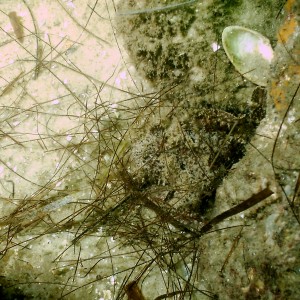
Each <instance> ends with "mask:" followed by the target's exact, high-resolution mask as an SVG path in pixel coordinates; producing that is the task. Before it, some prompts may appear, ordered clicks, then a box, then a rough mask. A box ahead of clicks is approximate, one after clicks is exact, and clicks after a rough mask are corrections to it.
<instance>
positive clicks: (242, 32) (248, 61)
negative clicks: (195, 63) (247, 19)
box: [222, 26, 273, 86]
mask: <svg viewBox="0 0 300 300" xmlns="http://www.w3.org/2000/svg"><path fill="white" fill-rule="evenodd" d="M222 43H223V47H224V50H225V52H226V54H227V56H228V58H229V60H230V61H231V62H232V64H233V65H234V67H235V68H236V70H237V71H238V72H239V73H240V74H242V75H243V76H244V77H245V78H246V79H248V80H249V81H251V82H253V83H255V84H257V85H260V86H266V85H267V82H268V78H269V71H270V64H271V61H272V59H273V49H272V47H271V45H270V41H269V40H268V39H267V38H266V37H264V36H263V35H261V34H260V33H258V32H256V31H254V30H251V29H248V28H245V27H241V26H228V27H226V28H225V29H224V30H223V33H222Z"/></svg>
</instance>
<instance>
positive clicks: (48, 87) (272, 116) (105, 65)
mask: <svg viewBox="0 0 300 300" xmlns="http://www.w3.org/2000/svg"><path fill="white" fill-rule="evenodd" d="M157 2H158V3H160V4H161V5H166V1H157ZM258 2H259V1H258ZM132 3H133V2H132ZM207 3H208V4H211V1H207ZM142 4H145V5H147V4H148V2H147V1H145V2H144V1H143V3H142ZM208 4H207V5H208ZM195 5H196V6H197V7H198V8H199V10H201V9H203V7H204V8H205V7H206V4H205V3H204V6H203V7H202V6H201V5H202V3H196V4H195ZM125 6H126V5H125ZM140 6H142V5H141V4H140ZM116 7H118V3H117V1H115V3H113V2H112V1H111V0H106V1H104V0H100V1H88V0H83V1H75V0H74V1H61V0H57V1H48V0H43V1H29V0H27V1H25V0H24V1H19V0H18V1H17V0H16V1H3V0H0V12H1V16H0V29H1V31H0V45H1V48H0V86H1V97H0V106H1V109H0V122H1V127H0V131H1V132H0V153H1V155H0V234H1V235H0V236H1V241H0V242H1V244H0V251H1V252H0V254H1V260H0V284H1V286H2V287H3V288H2V289H0V291H1V292H2V294H3V296H1V297H0V298H1V299H61V298H63V299H80V298H82V299H99V300H100V299H101V300H110V299H117V297H119V298H118V299H123V298H124V299H126V298H127V295H125V291H124V288H123V285H124V282H126V283H128V282H131V281H132V280H134V278H135V277H136V276H137V275H138V274H139V272H140V271H141V270H142V269H143V267H144V266H145V265H147V264H149V257H152V258H153V257H158V256H159V255H158V254H157V253H154V254H153V253H152V254H151V253H150V252H151V251H150V250H151V249H148V250H149V251H150V252H149V253H148V254H147V255H149V256H147V255H144V252H145V251H144V252H143V251H142V250H143V249H144V248H143V247H141V248H138V247H137V246H136V245H135V246H133V245H130V243H129V244H126V245H124V243H125V242H124V240H122V237H120V236H118V235H116V236H108V237H102V236H103V232H104V231H105V230H106V229H105V228H102V226H100V225H99V226H94V228H93V231H92V232H88V233H87V234H86V235H85V236H83V237H82V238H81V239H80V240H79V241H77V242H76V243H73V241H74V238H75V237H76V236H77V234H78V232H79V230H81V229H82V228H81V227H80V224H83V226H84V224H85V223H84V222H85V220H86V219H85V215H84V213H87V214H88V212H89V210H88V209H86V207H88V206H89V205H90V206H91V208H93V205H94V204H95V202H93V201H94V199H97V197H98V194H99V193H101V191H103V186H104V185H106V187H105V189H108V190H109V189H112V191H115V190H114V189H113V188H112V187H111V185H113V184H116V185H118V182H117V180H118V178H117V175H115V174H114V171H113V170H110V166H114V162H115V160H116V157H120V156H122V155H123V154H124V153H126V151H127V150H126V147H127V141H126V139H129V140H130V136H126V134H127V132H126V133H124V132H123V131H124V128H123V130H122V128H121V129H119V127H118V126H122V124H123V125H124V126H127V127H126V129H127V128H130V124H131V123H130V121H128V122H127V121H126V122H125V121H123V122H120V125H118V126H117V125H116V126H115V127H114V126H112V125H111V123H110V122H111V120H115V119H118V118H119V116H121V117H122V116H123V114H124V110H126V109H127V110H128V111H130V110H132V112H133V113H132V114H133V115H134V109H133V107H135V105H137V103H138V101H139V100H138V99H139V97H141V95H143V94H148V95H150V93H153V95H154V94H155V92H158V91H157V87H156V86H154V85H153V84H151V82H150V81H148V80H147V79H146V78H145V77H144V76H143V74H142V73H141V72H139V71H138V70H137V69H138V67H137V66H136V65H135V62H134V59H132V56H130V53H128V52H127V49H126V45H125V44H124V40H125V41H126V37H125V38H124V39H123V36H121V35H118V32H119V31H122V33H123V34H124V32H126V31H127V29H126V28H122V29H121V30H119V29H118V28H117V24H118V22H116V21H117V18H121V17H120V16H116V12H115V9H116ZM138 9H140V7H139V8H138ZM271 10H272V8H270V11H271ZM202 11H205V10H202ZM11 12H16V15H17V16H18V17H19V18H20V20H21V22H22V24H23V26H24V28H23V31H24V32H23V34H24V38H16V31H14V29H13V28H12V24H11V22H10V18H9V16H8V15H9V13H11ZM92 12H93V13H92ZM259 12H260V10H258V11H257V20H258V21H257V20H256V21H253V22H254V23H255V24H256V26H257V24H258V23H259V22H262V20H263V18H262V17H261V16H260V15H259ZM238 13H240V14H241V15H240V16H239V18H237V19H239V20H243V22H242V24H241V25H243V26H248V27H249V26H250V25H251V21H252V19H251V17H249V16H248V15H247V11H244V12H243V13H244V14H245V15H242V13H241V12H240V11H237V14H238ZM261 13H262V14H264V9H261ZM223 17H224V16H223ZM223 17H222V16H221V17H220V18H223ZM280 17H281V20H280V21H278V23H277V24H279V25H278V26H279V27H278V30H277V31H276V32H273V36H272V41H273V43H274V44H275V47H274V51H275V52H274V53H275V58H274V61H273V64H272V66H271V74H270V80H269V83H268V86H267V87H266V89H267V92H268V96H267V103H266V111H267V113H266V117H265V118H264V119H263V120H262V121H261V123H260V125H259V126H258V128H257V130H256V134H255V136H254V137H253V138H252V139H251V143H250V144H249V145H247V146H246V154H245V156H244V157H243V158H242V159H241V160H240V161H239V162H238V163H236V164H235V165H234V166H233V168H232V170H231V171H230V172H229V174H228V175H227V176H226V177H225V178H224V180H223V182H222V184H221V185H220V186H219V188H218V190H217V193H216V200H215V203H214V207H213V208H212V211H211V214H210V216H214V215H217V214H219V213H221V212H223V211H224V210H226V209H229V208H230V207H232V206H233V205H236V204H237V203H239V202H242V201H243V200H245V199H247V198H249V197H251V195H253V194H255V193H258V192H259V191H261V190H262V189H264V188H266V187H267V186H268V187H269V188H270V189H271V190H272V191H273V192H274V193H273V195H272V196H271V197H269V198H268V199H265V200H264V201H262V202H261V203H260V204H258V205H257V206H255V207H253V208H251V209H249V210H247V211H245V212H242V213H240V214H238V215H236V216H234V217H232V218H229V219H227V220H225V221H223V222H222V223H221V224H219V225H217V227H216V228H218V226H219V228H227V229H226V230H220V231H215V232H213V233H210V234H207V235H204V236H203V237H201V238H200V239H199V240H198V241H197V243H196V244H197V245H196V246H195V247H196V249H198V250H197V251H196V252H195V253H196V255H197V259H196V260H195V259H194V260H192V259H191V260H190V261H189V258H183V257H182V256H181V254H180V252H179V254H178V256H177V257H176V259H177V260H178V261H176V263H174V262H173V265H172V266H175V265H176V268H177V269H176V270H174V269H172V270H171V268H169V269H168V265H159V263H157V262H156V261H154V263H153V264H151V265H150V267H149V270H147V272H145V274H143V280H140V281H139V282H138V285H139V289H140V291H141V293H142V294H143V296H142V295H140V296H135V297H139V298H134V296H133V297H132V298H131V299H143V297H144V298H145V299H149V300H150V299H209V298H211V297H213V296H214V295H215V296H218V297H219V299H299V297H300V288H299V287H300V231H299V223H298V222H297V218H298V221H299V217H300V214H299V211H300V209H299V205H300V204H299V182H300V179H299V178H300V177H299V176H300V175H299V174H300V156H299V152H300V151H299V150H300V139H299V137H300V136H299V134H300V121H299V120H300V107H299V103H300V102H299V101H300V92H299V91H298V88H299V82H300V67H299V60H300V55H299V51H300V45H299V44H300V43H299V34H300V33H299V31H300V29H299V22H300V20H299V4H297V1H296V2H295V1H287V4H286V6H285V8H284V9H283V10H282V12H280ZM224 18H225V17H224ZM257 27H259V26H257ZM262 27H263V26H262ZM130 34H131V32H130V30H129V28H128V35H129V36H130ZM191 34H193V33H191ZM202 39H203V37H202ZM276 39H277V42H276ZM215 43H216V44H215V45H217V43H219V46H221V43H220V41H215ZM212 46H213V45H212ZM211 51H216V49H214V47H211ZM217 51H223V49H222V47H221V49H220V50H217ZM194 70H197V69H194ZM200 77H201V76H200ZM200 77H199V78H200ZM192 78H193V80H195V81H197V80H201V78H200V79H199V78H198V77H197V76H195V75H194V76H193V77H192ZM128 99H129V100H128ZM140 101H142V100H140ZM126 113H127V112H126ZM126 116H128V114H127V115H126ZM121 117H120V118H121ZM114 118H115V119H114ZM149 120H150V121H149V122H151V118H149ZM132 124H133V123H132ZM113 125H115V124H113ZM112 127H113V128H114V131H112V129H111V128H112ZM130 134H134V133H130ZM123 136H124V137H125V136H126V139H125V138H124V140H125V141H123V140H122V137H123ZM132 139H134V136H133V137H132ZM116 145H117V146H116ZM99 153H101V155H102V156H103V157H102V158H101V160H100V159H99V157H98V155H99ZM124 155H125V154H124ZM99 164H100V167H99ZM101 164H102V165H101ZM274 166H275V167H274ZM106 174H113V175H110V176H107V178H108V179H107V181H106V179H105V178H106V177H105V176H106ZM97 180H98V181H97ZM100 181H101V182H100ZM99 182H100V183H99ZM99 186H101V187H99ZM111 195H112V197H114V194H113V192H112V194H111ZM105 205H106V204H104V207H105ZM107 205H108V206H109V205H111V203H110V202H109V201H108V204H107ZM291 205H294V206H293V209H291ZM81 213H82V215H81ZM70 216H72V217H70ZM76 218H78V219H76ZM67 221H68V222H67ZM128 222H130V220H129V221H128ZM62 224H64V225H62ZM89 224H90V223H89ZM60 225H61V226H60ZM229 227H230V228H229ZM120 228H121V229H122V224H121V225H120ZM126 228H127V227H126ZM163 234H166V233H164V232H163V233H162V235H163ZM162 241H163V239H162ZM151 255H152V256H151ZM198 256H199V257H198ZM180 258H181V259H180ZM156 263H157V264H156ZM135 265H137V267H135ZM194 269H197V272H196V273H197V275H195V274H196V273H195V271H194ZM172 272H173V273H172ZM193 272H194V273H193ZM174 274H175V275H174ZM191 274H192V275H191ZM189 276H193V278H192V277H189ZM166 278H167V279H166ZM191 278H192V279H191ZM180 280H183V281H182V282H192V283H193V285H194V286H195V287H196V288H197V289H198V292H194V293H188V288H185V287H184V284H183V283H182V282H181V281H180ZM184 290H185V292H186V294H185V298H181V297H183V295H184V293H183V292H182V291H184ZM199 291H204V292H203V293H202V292H199ZM168 293H169V294H168ZM172 293H173V294H172ZM160 295H165V296H162V297H161V298H159V297H160ZM167 296H168V298H167ZM22 297H23V298H22Z"/></svg>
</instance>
